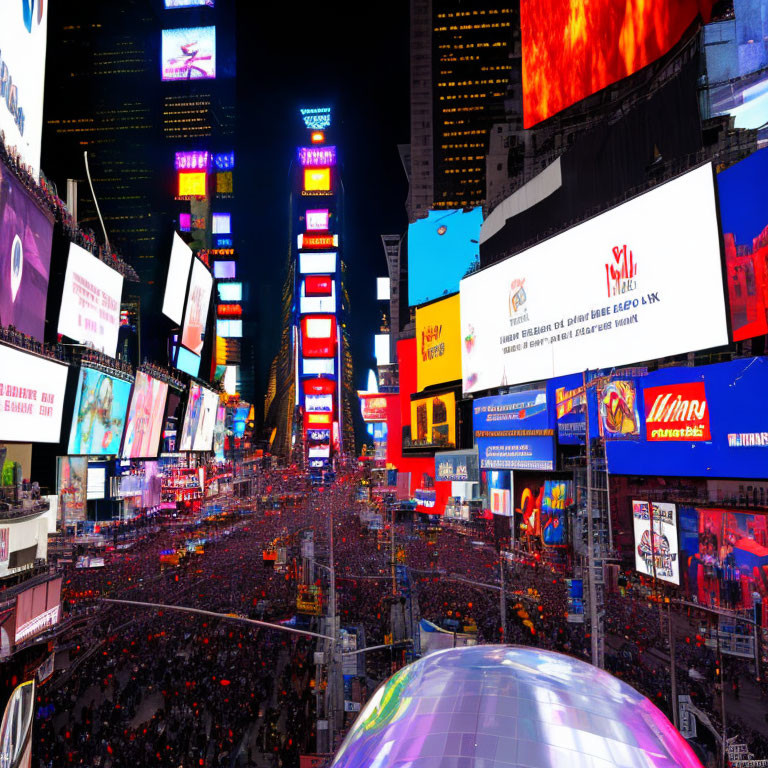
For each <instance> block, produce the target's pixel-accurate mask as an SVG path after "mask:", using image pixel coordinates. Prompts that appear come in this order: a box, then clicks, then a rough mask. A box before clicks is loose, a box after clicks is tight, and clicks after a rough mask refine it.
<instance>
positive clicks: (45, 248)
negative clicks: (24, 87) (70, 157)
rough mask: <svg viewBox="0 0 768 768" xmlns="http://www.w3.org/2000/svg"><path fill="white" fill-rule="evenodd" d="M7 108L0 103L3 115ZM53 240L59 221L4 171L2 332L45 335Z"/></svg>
mask: <svg viewBox="0 0 768 768" xmlns="http://www.w3.org/2000/svg"><path fill="white" fill-rule="evenodd" d="M1 36H2V32H1V31H0V37H1ZM0 53H2V49H1V48H0ZM4 106H5V105H4V103H3V102H2V100H1V99H0V112H2V109H3V108H4ZM52 240H53V221H51V220H50V219H48V217H47V216H46V215H45V214H44V213H43V212H42V211H41V210H40V208H38V206H37V204H36V203H35V202H34V201H33V199H32V198H31V197H30V195H29V193H28V192H27V191H26V190H25V189H24V187H23V186H22V185H21V183H20V182H19V181H18V180H17V179H16V177H15V176H13V175H12V174H10V173H8V172H7V171H5V170H2V171H0V326H9V325H12V326H14V327H15V328H16V329H17V330H18V331H21V332H22V333H24V334H27V335H28V336H32V337H34V338H35V339H37V340H38V341H42V340H43V331H44V330H45V302H46V299H47V297H48V278H49V276H50V268H51V242H52Z"/></svg>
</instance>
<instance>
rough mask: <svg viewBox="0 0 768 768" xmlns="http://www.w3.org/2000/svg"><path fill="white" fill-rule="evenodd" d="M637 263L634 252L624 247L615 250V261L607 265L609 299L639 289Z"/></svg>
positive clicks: (619, 246) (617, 247)
mask: <svg viewBox="0 0 768 768" xmlns="http://www.w3.org/2000/svg"><path fill="white" fill-rule="evenodd" d="M636 278H637V262H636V261H635V259H634V256H633V255H632V251H631V250H630V249H629V248H628V247H627V245H626V243H625V244H624V245H617V246H615V247H614V249H613V261H609V262H608V263H607V264H606V265H605V280H606V283H607V287H608V297H609V298H613V297H614V296H621V295H622V294H624V293H629V292H630V291H634V290H635V288H637V279H636Z"/></svg>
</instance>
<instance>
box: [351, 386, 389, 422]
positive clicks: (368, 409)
mask: <svg viewBox="0 0 768 768" xmlns="http://www.w3.org/2000/svg"><path fill="white" fill-rule="evenodd" d="M358 397H359V398H360V407H361V408H362V411H363V421H364V422H366V423H372V422H377V421H378V422H381V421H386V420H387V395H380V394H379V393H378V392H358Z"/></svg>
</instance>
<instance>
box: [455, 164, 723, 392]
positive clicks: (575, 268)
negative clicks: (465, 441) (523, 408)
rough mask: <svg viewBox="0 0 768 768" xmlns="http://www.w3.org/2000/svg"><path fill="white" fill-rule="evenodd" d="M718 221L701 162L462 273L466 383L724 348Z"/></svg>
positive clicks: (507, 381)
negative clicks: (520, 249) (516, 251)
mask: <svg viewBox="0 0 768 768" xmlns="http://www.w3.org/2000/svg"><path fill="white" fill-rule="evenodd" d="M717 221H718V217H717V211H716V208H715V195H714V184H713V177H712V168H711V165H709V164H707V165H704V166H701V167H700V168H697V169H695V170H693V171H690V172H689V173H686V174H684V175H683V176H679V177H678V178H676V179H674V180H672V181H669V182H667V183H665V184H662V185H659V186H657V187H655V188H654V189H652V190H651V191H650V192H646V193H645V194H643V195H640V196H638V197H636V198H634V199H632V200H629V201H628V202H626V203H623V204H621V205H619V206H617V207H615V208H612V209H611V210H609V211H607V212H605V213H603V214H600V215H599V216H595V217H594V218H592V219H589V220H588V221H586V222H584V223H583V224H580V225H578V226H576V227H574V228H572V229H569V230H567V231H565V232H563V233H561V234H559V235H556V236H555V237H553V238H550V239H549V240H546V241H544V242H542V243H539V244H538V245H535V246H534V247H533V248H530V249H528V250H527V251H524V252H523V253H520V254H518V255H517V256H514V257H512V258H509V259H506V260H505V261H502V262H499V263H498V264H494V265H493V266H492V267H489V268H488V269H484V270H482V271H481V272H478V273H476V274H473V275H470V276H469V277H467V278H465V279H464V280H462V281H461V336H462V347H461V352H462V377H463V382H464V384H463V386H464V391H465V392H477V391H481V390H484V389H491V388H494V387H502V386H507V385H513V384H520V383H525V382H530V381H540V380H542V379H548V378H552V377H554V376H562V375H566V374H569V373H576V372H579V371H583V370H585V369H601V368H611V367H614V366H620V365H625V364H631V363H633V362H637V361H642V360H655V359H657V358H660V357H667V356H671V355H677V354H681V353H683V352H689V351H692V350H700V349H708V348H711V347H719V346H722V345H724V344H727V343H728V332H727V322H726V315H725V296H724V292H723V279H722V272H721V264H720V235H719V232H718V225H717ZM693 275H695V280H696V290H695V291H691V289H690V286H691V280H692V276H693Z"/></svg>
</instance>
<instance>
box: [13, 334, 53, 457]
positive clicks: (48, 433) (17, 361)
mask: <svg viewBox="0 0 768 768" xmlns="http://www.w3.org/2000/svg"><path fill="white" fill-rule="evenodd" d="M67 371H68V367H67V366H66V365H64V364H62V363H58V362H56V361H54V360H51V359H50V358H48V357H39V356H38V355H34V354H31V353H28V352H22V351H21V350H20V349H16V348H14V347H8V346H6V345H4V344H0V440H9V441H11V442H30V441H32V440H34V442H36V443H58V442H59V437H60V435H61V417H62V411H63V405H64V390H65V389H66V386H67Z"/></svg>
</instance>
